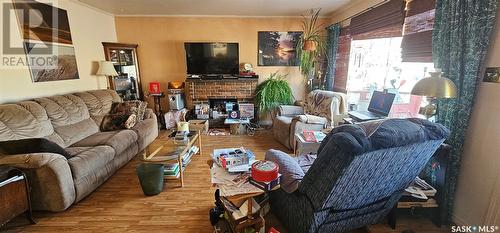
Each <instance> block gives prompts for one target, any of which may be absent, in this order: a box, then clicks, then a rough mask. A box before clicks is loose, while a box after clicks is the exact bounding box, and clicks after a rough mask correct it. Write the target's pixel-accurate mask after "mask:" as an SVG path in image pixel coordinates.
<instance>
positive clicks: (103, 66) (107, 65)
mask: <svg viewBox="0 0 500 233" xmlns="http://www.w3.org/2000/svg"><path fill="white" fill-rule="evenodd" d="M96 75H104V76H118V73H117V72H116V70H115V67H114V66H113V62H110V61H100V62H99V69H98V70H97V73H96Z"/></svg>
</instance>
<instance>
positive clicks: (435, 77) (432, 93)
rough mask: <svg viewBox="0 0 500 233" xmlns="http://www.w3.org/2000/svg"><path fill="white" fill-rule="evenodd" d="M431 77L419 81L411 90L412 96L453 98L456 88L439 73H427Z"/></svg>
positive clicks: (455, 95) (455, 94)
mask: <svg viewBox="0 0 500 233" xmlns="http://www.w3.org/2000/svg"><path fill="white" fill-rule="evenodd" d="M429 73H430V75H431V77H427V78H423V79H421V80H419V81H418V82H417V83H416V84H415V86H414V87H413V89H412V90H411V94H412V95H420V96H427V97H432V98H437V99H440V98H455V97H457V86H455V83H453V81H451V80H450V79H448V78H445V77H442V76H441V74H442V73H441V71H436V72H429Z"/></svg>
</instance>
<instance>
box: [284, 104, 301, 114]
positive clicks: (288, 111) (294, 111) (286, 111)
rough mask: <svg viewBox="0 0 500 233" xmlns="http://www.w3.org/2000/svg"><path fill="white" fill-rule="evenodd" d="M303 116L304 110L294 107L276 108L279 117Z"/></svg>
mask: <svg viewBox="0 0 500 233" xmlns="http://www.w3.org/2000/svg"><path fill="white" fill-rule="evenodd" d="M301 114H304V108H302V107H300V106H294V105H281V106H280V107H279V108H278V115H279V116H296V115H301Z"/></svg>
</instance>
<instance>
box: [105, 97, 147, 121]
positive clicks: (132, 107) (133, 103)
mask: <svg viewBox="0 0 500 233" xmlns="http://www.w3.org/2000/svg"><path fill="white" fill-rule="evenodd" d="M146 107H147V103H146V102H144V101H140V100H130V101H124V102H121V103H119V102H114V103H113V104H112V105H111V111H110V112H109V113H110V114H122V115H132V114H134V115H136V117H137V122H141V121H143V120H144V113H145V112H146Z"/></svg>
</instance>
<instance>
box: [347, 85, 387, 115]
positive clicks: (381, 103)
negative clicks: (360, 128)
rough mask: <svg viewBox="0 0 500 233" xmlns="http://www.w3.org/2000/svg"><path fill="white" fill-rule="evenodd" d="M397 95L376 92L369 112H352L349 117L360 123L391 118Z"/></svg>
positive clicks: (371, 100)
mask: <svg viewBox="0 0 500 233" xmlns="http://www.w3.org/2000/svg"><path fill="white" fill-rule="evenodd" d="M395 97H396V94H393V93H385V92H381V91H374V92H373V95H372V98H371V99H370V105H369V106H368V111H352V112H349V116H350V117H352V118H354V119H356V120H358V121H369V120H376V119H381V118H385V117H387V116H389V112H390V111H391V107H392V103H393V102H394V98H395Z"/></svg>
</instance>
